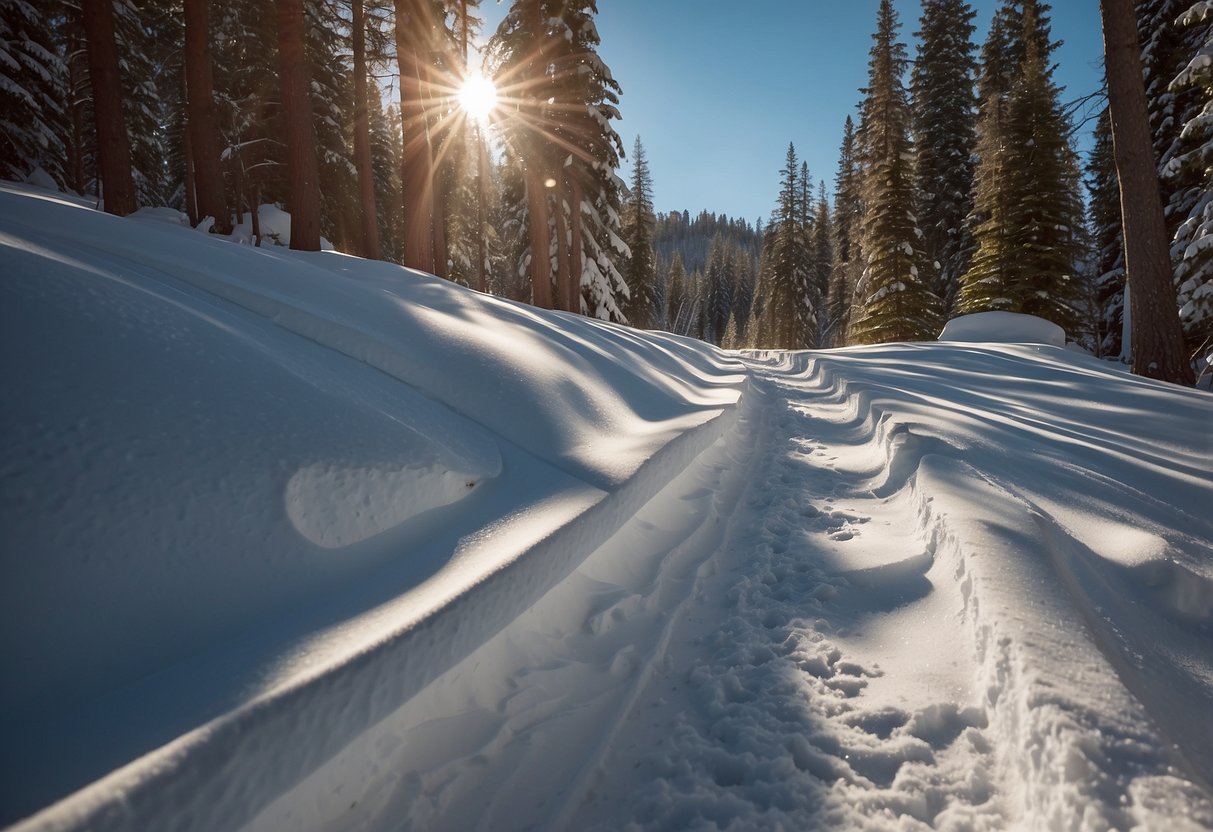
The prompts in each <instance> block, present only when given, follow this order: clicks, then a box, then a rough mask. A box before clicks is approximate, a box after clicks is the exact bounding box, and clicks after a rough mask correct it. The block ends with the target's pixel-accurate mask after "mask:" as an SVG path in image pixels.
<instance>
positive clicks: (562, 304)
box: [555, 188, 573, 312]
mask: <svg viewBox="0 0 1213 832" xmlns="http://www.w3.org/2000/svg"><path fill="white" fill-rule="evenodd" d="M555 195H556V215H555V219H556V308H557V309H563V310H564V311H565V312H570V311H572V309H573V296H572V293H571V292H570V291H569V283H570V279H569V224H568V222H567V221H566V220H565V216H564V189H563V188H560V189H559V190H557V191H556V194H555Z"/></svg>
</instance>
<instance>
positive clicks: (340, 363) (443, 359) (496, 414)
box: [0, 185, 1213, 830]
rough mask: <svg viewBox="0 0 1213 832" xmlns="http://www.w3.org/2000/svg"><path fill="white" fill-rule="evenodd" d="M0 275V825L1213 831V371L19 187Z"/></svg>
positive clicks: (3, 211)
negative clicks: (224, 230)
mask: <svg viewBox="0 0 1213 832" xmlns="http://www.w3.org/2000/svg"><path fill="white" fill-rule="evenodd" d="M0 293H3V298H0V315H2V316H3V324H2V325H3V328H4V329H3V331H4V333H5V338H6V342H5V347H6V349H5V350H4V352H3V357H2V358H0V379H2V380H3V384H4V389H5V391H6V396H5V397H4V400H3V404H0V437H3V438H2V439H0V488H2V489H3V492H2V493H3V500H2V501H0V516H2V518H3V526H4V528H5V532H6V535H5V536H6V545H5V548H4V550H3V554H0V564H2V565H3V570H4V578H5V580H4V581H3V583H0V587H2V588H0V610H3V616H4V618H3V627H0V662H2V664H0V672H3V675H4V678H5V680H6V683H5V686H4V688H3V693H0V697H2V698H0V706H3V707H0V714H2V716H0V720H3V725H2V726H0V731H2V732H3V736H4V737H5V742H4V743H3V744H0V768H2V769H3V771H4V772H5V776H4V777H3V778H0V823H3V824H13V823H15V824H16V828H17V829H21V830H26V829H38V830H42V829H57V830H58V829H133V828H149V829H150V828H173V829H238V828H246V829H282V828H300V829H331V828H362V829H400V828H422V829H424V828H444V829H463V828H483V829H496V828H527V827H538V828H575V829H618V828H725V827H732V828H868V829H878V830H884V829H889V830H893V829H920V828H964V829H1002V828H1023V829H1107V828H1115V829H1127V828H1132V827H1140V828H1174V829H1177V830H1182V829H1209V828H1213V790H1211V789H1210V783H1211V782H1213V750H1211V749H1213V646H1211V640H1210V638H1209V628H1210V626H1211V625H1213V543H1211V541H1213V520H1210V518H1209V516H1208V510H1207V507H1208V505H1209V504H1210V503H1211V502H1213V472H1211V470H1210V464H1209V463H1210V459H1211V458H1213V444H1211V441H1210V434H1209V429H1208V426H1209V423H1210V414H1213V395H1210V394H1208V393H1203V392H1199V391H1191V390H1184V389H1180V388H1177V387H1173V386H1169V385H1165V384H1162V383H1159V382H1155V381H1152V380H1148V379H1143V378H1138V377H1134V376H1130V375H1128V374H1127V373H1125V372H1123V370H1122V369H1120V368H1118V367H1117V366H1116V365H1113V364H1109V363H1107V362H1101V361H1099V360H1096V359H1095V358H1093V357H1090V356H1086V355H1082V354H1079V353H1076V352H1072V351H1070V350H1067V349H1063V348H1062V343H1064V338H1062V339H1061V342H1059V341H1058V335H1057V333H1056V332H1054V331H1052V330H1049V329H1048V328H1047V327H1044V326H1042V324H1043V323H1044V322H1041V321H1038V320H1037V319H1032V318H1029V317H1028V316H1014V315H1010V314H1009V313H990V314H987V315H980V316H967V317H966V318H961V319H956V320H954V321H952V322H950V323H949V324H948V327H947V328H945V332H944V335H943V336H941V338H942V339H943V340H941V341H940V342H937V343H923V344H886V345H878V346H873V347H863V348H853V349H845V350H834V351H828V352H798V353H783V352H771V353H755V354H748V355H739V354H731V353H723V352H721V351H719V350H716V349H714V348H712V347H709V346H707V345H704V344H702V343H699V342H694V341H689V340H686V339H680V338H675V337H673V336H668V335H663V334H661V333H653V332H643V333H642V332H636V331H633V330H630V329H626V328H621V327H617V326H612V325H609V324H604V323H600V322H596V321H591V320H587V319H584V318H581V317H579V316H572V315H566V314H562V313H548V312H542V311H539V310H536V309H533V308H530V307H527V306H523V305H518V304H514V303H510V302H508V301H504V300H501V299H497V298H492V297H489V296H485V295H480V294H477V293H475V292H471V291H469V290H466V289H462V288H460V287H458V286H455V285H453V284H450V283H447V282H444V281H440V280H437V279H435V278H432V277H429V276H425V275H421V274H418V273H416V272H410V271H408V270H404V269H401V268H398V267H395V266H391V265H389V264H384V263H371V262H364V261H361V260H358V259H356V258H351V257H345V256H342V255H338V254H334V253H331V252H329V253H312V254H305V253H296V252H291V251H288V250H285V249H281V248H277V247H263V248H250V247H247V246H241V245H235V244H233V243H232V242H231V241H229V240H223V239H217V238H215V237H213V236H212V235H205V234H199V233H196V232H194V231H193V230H191V229H189V228H188V227H183V226H181V224H180V223H179V222H178V221H177V220H176V219H175V218H174V217H172V216H170V215H169V214H168V213H165V212H159V213H143V212H141V213H140V214H138V215H136V216H134V217H130V218H126V219H117V218H113V217H109V216H106V215H103V214H100V213H97V212H95V211H93V210H90V209H88V208H86V207H82V206H81V205H78V204H75V203H73V202H72V201H71V200H68V199H63V198H57V197H55V196H53V195H51V194H49V193H47V192H43V191H38V190H37V189H33V188H30V187H28V186H17V185H3V186H0ZM1049 326H1051V325H1049Z"/></svg>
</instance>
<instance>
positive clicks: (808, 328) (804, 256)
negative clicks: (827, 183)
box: [795, 161, 823, 348]
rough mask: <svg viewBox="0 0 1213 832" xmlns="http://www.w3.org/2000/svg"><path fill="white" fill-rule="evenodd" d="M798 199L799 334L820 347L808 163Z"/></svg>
mask: <svg viewBox="0 0 1213 832" xmlns="http://www.w3.org/2000/svg"><path fill="white" fill-rule="evenodd" d="M797 186H798V189H799V195H798V197H797V200H796V223H797V227H798V228H799V231H800V239H799V240H798V241H797V244H796V274H797V275H799V278H798V291H799V292H800V295H801V302H800V303H797V304H796V324H795V326H796V332H798V333H800V335H801V338H802V345H803V346H804V347H809V348H815V347H817V346H819V341H818V336H819V333H820V332H821V330H820V328H819V325H820V320H819V318H820V315H821V307H822V302H821V299H822V297H823V295H822V293H821V291H820V288H819V287H818V284H817V263H816V260H815V259H814V257H813V238H814V232H815V229H816V219H817V218H816V211H815V209H814V205H813V178H812V177H811V176H810V175H809V163H808V162H803V161H802V162H801V163H800V178H799V179H798V181H797Z"/></svg>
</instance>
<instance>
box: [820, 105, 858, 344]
mask: <svg viewBox="0 0 1213 832" xmlns="http://www.w3.org/2000/svg"><path fill="white" fill-rule="evenodd" d="M860 216H861V202H860V199H859V170H858V166H857V163H856V160H855V123H854V121H852V120H851V117H850V116H847V120H846V123H845V124H844V125H843V133H842V146H841V147H840V148H839V151H838V172H837V173H836V174H835V176H834V215H833V223H834V267H833V270H832V272H831V274H830V288H829V291H828V292H827V298H826V304H827V308H826V312H827V316H828V318H829V321H830V324H829V327H828V329H829V333H830V341H829V345H830V346H834V347H841V346H844V345H845V344H847V343H849V341H848V334H847V333H848V330H849V329H850V324H851V305H852V303H853V301H854V297H855V283H856V279H855V277H856V274H855V272H856V268H855V267H856V265H857V263H858V262H859V259H860V258H859V256H858V252H859V246H858V241H857V240H856V237H857V236H858V233H859V220H860Z"/></svg>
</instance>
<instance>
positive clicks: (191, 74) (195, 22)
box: [184, 0, 232, 234]
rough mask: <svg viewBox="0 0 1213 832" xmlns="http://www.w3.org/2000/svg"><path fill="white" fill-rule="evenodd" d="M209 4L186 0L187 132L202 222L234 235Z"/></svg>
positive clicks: (214, 228)
mask: <svg viewBox="0 0 1213 832" xmlns="http://www.w3.org/2000/svg"><path fill="white" fill-rule="evenodd" d="M209 6H210V0H185V3H184V10H185V90H186V111H187V113H188V116H187V129H188V130H189V133H190V148H191V149H192V151H193V154H194V188H195V189H196V190H197V195H198V214H199V219H200V220H201V219H203V218H206V217H214V218H215V225H214V226H213V227H212V229H211V230H212V231H214V232H215V233H216V234H231V233H232V218H231V214H229V213H228V210H227V200H226V198H225V196H224V193H223V170H222V168H221V167H220V165H219V140H218V135H219V132H218V130H217V129H216V125H215V99H214V96H213V93H212V90H213V89H214V88H215V77H214V72H213V71H212V69H211V28H210V21H209V19H208V17H209V11H210V9H209Z"/></svg>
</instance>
